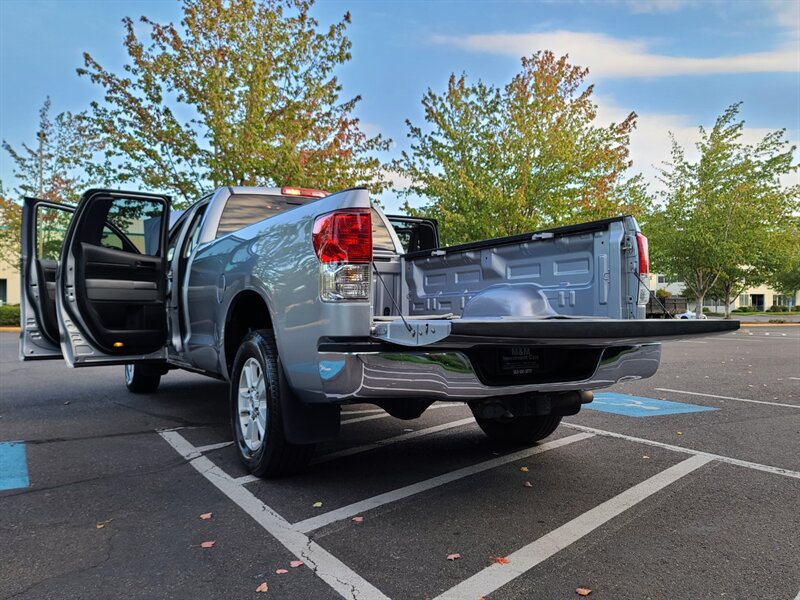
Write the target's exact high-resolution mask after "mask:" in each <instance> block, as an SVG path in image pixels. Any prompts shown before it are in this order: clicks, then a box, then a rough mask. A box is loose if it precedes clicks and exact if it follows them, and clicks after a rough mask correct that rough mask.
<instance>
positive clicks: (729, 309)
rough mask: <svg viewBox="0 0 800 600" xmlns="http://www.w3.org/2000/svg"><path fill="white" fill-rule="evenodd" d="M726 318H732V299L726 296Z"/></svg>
mask: <svg viewBox="0 0 800 600" xmlns="http://www.w3.org/2000/svg"><path fill="white" fill-rule="evenodd" d="M725 318H726V319H730V318H731V301H730V298H725Z"/></svg>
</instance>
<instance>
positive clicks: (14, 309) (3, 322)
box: [0, 304, 19, 327]
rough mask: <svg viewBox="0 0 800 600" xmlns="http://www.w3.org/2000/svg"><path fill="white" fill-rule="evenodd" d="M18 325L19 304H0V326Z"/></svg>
mask: <svg viewBox="0 0 800 600" xmlns="http://www.w3.org/2000/svg"><path fill="white" fill-rule="evenodd" d="M18 325H19V304H4V305H3V306H0V327H14V326H18Z"/></svg>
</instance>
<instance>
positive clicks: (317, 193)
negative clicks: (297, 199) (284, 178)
mask: <svg viewBox="0 0 800 600" xmlns="http://www.w3.org/2000/svg"><path fill="white" fill-rule="evenodd" d="M281 194H282V195H284V196H305V197H307V198H324V197H325V196H327V195H328V192H326V191H324V190H312V189H311V188H301V187H294V186H291V185H285V186H283V187H282V188H281Z"/></svg>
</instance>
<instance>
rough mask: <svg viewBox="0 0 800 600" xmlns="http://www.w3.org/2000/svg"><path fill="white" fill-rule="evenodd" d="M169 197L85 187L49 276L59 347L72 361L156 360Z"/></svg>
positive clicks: (163, 331)
mask: <svg viewBox="0 0 800 600" xmlns="http://www.w3.org/2000/svg"><path fill="white" fill-rule="evenodd" d="M168 222H169V197H167V196H160V195H154V194H144V193H140V192H122V191H116V190H89V191H88V192H86V193H85V194H84V195H83V197H82V198H81V202H80V204H79V205H78V208H77V210H76V212H75V216H74V218H73V219H72V221H71V223H70V226H69V229H68V230H67V234H66V237H65V240H64V248H63V250H62V253H61V264H60V266H59V271H58V277H57V281H56V310H57V316H58V324H59V327H60V337H61V342H62V350H63V353H64V358H65V359H66V361H67V362H68V363H69V364H70V365H72V366H75V367H78V366H89V365H98V364H122V363H131V362H140V361H148V360H163V359H164V358H165V356H166V354H165V344H166V342H167V310H166V308H167V307H166V281H167V277H166V271H167V264H166V247H167V243H166V237H167V226H168Z"/></svg>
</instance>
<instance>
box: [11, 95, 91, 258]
mask: <svg viewBox="0 0 800 600" xmlns="http://www.w3.org/2000/svg"><path fill="white" fill-rule="evenodd" d="M50 109H51V102H50V98H47V99H45V101H44V104H43V105H42V108H41V109H40V110H39V128H38V131H37V133H36V142H35V143H31V144H27V143H23V144H22V147H21V149H15V148H14V147H13V146H11V144H9V143H8V142H7V141H6V140H3V150H5V151H6V152H7V153H8V155H9V156H10V157H11V160H12V162H13V164H14V176H15V178H16V180H17V182H18V183H17V187H16V188H15V189H14V196H16V197H17V198H18V199H19V198H22V197H23V196H33V197H36V198H41V199H43V200H49V201H51V202H76V201H77V200H78V199H79V198H80V195H81V194H82V193H83V192H84V191H85V189H86V188H88V187H89V186H90V185H91V183H93V182H94V183H97V182H98V180H97V179H96V177H97V175H98V172H97V171H94V172H92V171H91V169H88V170H87V165H91V164H92V158H93V156H95V154H96V153H97V152H98V151H99V150H100V145H99V142H98V141H97V139H96V138H95V137H93V136H92V134H91V131H90V126H89V124H88V122H87V118H86V115H85V114H84V113H77V114H73V113H70V112H62V113H59V114H58V115H56V116H55V118H52V117H51V116H50ZM90 173H93V174H92V175H90ZM21 221H22V209H21V206H20V204H19V203H18V202H17V201H15V200H13V199H12V197H11V196H10V195H9V194H7V193H6V192H5V191H4V190H3V189H2V186H0V223H2V224H3V225H2V227H0V262H4V263H6V264H8V265H9V266H11V267H12V268H15V269H16V268H17V267H18V266H19V251H20V228H21Z"/></svg>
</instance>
